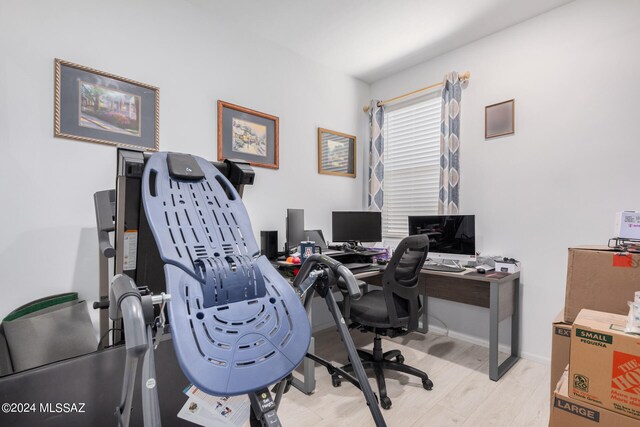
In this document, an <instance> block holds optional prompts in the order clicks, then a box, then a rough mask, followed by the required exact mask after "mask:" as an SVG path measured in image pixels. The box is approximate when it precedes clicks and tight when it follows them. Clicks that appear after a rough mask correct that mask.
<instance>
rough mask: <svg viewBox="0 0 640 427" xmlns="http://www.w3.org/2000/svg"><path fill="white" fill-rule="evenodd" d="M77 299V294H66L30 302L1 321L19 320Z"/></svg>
mask: <svg viewBox="0 0 640 427" xmlns="http://www.w3.org/2000/svg"><path fill="white" fill-rule="evenodd" d="M77 299H78V293H77V292H69V293H66V294H58V295H52V296H50V297H46V298H41V299H38V300H35V301H31V302H30V303H28V304H25V305H23V306H22V307H19V308H17V309H15V310H13V311H12V312H11V313H9V315H8V316H7V317H5V318H4V319H3V322H10V321H12V320H16V319H19V318H20V317H23V316H26V315H27V314H31V313H35V312H36V311H40V310H42V309H45V308H47V307H52V306H54V305H58V304H62V303H65V302H69V301H75V300H77Z"/></svg>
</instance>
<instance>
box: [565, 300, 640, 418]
mask: <svg viewBox="0 0 640 427" xmlns="http://www.w3.org/2000/svg"><path fill="white" fill-rule="evenodd" d="M626 323H627V317H626V316H622V315H618V314H611V313H603V312H600V311H593V310H582V311H580V314H578V317H577V318H576V321H575V322H573V328H572V330H571V357H570V358H569V361H570V364H569V396H571V397H573V398H575V399H577V400H581V401H583V402H589V403H591V404H594V405H597V406H600V407H603V408H606V409H609V410H611V411H614V412H619V413H621V414H625V415H628V416H630V417H633V418H637V419H640V336H638V335H632V334H627V333H626V332H624V327H625V325H626Z"/></svg>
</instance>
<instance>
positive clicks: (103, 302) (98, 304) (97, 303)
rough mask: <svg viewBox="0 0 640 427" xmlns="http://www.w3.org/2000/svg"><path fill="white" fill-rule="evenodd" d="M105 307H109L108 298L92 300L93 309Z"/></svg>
mask: <svg viewBox="0 0 640 427" xmlns="http://www.w3.org/2000/svg"><path fill="white" fill-rule="evenodd" d="M107 308H109V300H108V299H104V300H101V301H94V302H93V309H94V310H97V309H100V310H105V309H107Z"/></svg>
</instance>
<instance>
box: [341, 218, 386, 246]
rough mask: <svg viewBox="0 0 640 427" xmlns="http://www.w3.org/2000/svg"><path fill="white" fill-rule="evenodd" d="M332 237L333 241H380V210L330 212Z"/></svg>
mask: <svg viewBox="0 0 640 427" xmlns="http://www.w3.org/2000/svg"><path fill="white" fill-rule="evenodd" d="M331 230H332V233H331V234H332V239H333V241H334V242H380V241H382V215H381V214H380V212H368V211H361V212H332V217H331Z"/></svg>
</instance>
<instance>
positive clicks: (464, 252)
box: [409, 215, 476, 262]
mask: <svg viewBox="0 0 640 427" xmlns="http://www.w3.org/2000/svg"><path fill="white" fill-rule="evenodd" d="M409 234H410V235H413V234H426V235H428V236H429V258H431V259H432V260H434V261H446V260H455V261H467V262H469V261H475V259H476V226H475V216H474V215H430V216H410V217H409Z"/></svg>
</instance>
